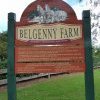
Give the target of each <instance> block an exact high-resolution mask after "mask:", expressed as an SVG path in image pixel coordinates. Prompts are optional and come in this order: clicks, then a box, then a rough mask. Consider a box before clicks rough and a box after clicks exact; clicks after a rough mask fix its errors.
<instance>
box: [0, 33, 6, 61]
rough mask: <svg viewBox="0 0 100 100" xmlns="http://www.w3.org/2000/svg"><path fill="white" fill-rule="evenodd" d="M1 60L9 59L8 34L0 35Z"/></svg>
mask: <svg viewBox="0 0 100 100" xmlns="http://www.w3.org/2000/svg"><path fill="white" fill-rule="evenodd" d="M0 59H1V60H5V59H7V32H3V33H0Z"/></svg>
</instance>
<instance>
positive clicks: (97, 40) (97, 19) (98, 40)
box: [87, 0, 100, 47]
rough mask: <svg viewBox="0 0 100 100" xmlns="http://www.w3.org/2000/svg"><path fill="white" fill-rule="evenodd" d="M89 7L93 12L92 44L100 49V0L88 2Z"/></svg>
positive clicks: (89, 0)
mask: <svg viewBox="0 0 100 100" xmlns="http://www.w3.org/2000/svg"><path fill="white" fill-rule="evenodd" d="M87 6H88V7H89V9H90V11H91V32H92V43H93V46H95V47H100V10H99V9H100V0H87Z"/></svg>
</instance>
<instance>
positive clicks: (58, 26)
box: [15, 0, 85, 73]
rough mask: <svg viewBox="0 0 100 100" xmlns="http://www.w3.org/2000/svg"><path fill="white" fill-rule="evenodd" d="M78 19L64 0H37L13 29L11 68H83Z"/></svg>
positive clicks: (45, 70) (46, 70) (22, 70)
mask: <svg viewBox="0 0 100 100" xmlns="http://www.w3.org/2000/svg"><path fill="white" fill-rule="evenodd" d="M83 36H84V34H83V29H82V21H81V20H77V17H76V14H75V12H74V10H73V9H72V8H71V7H70V6H69V5H68V4H66V3H65V2H64V1H61V0H57V3H56V2H55V0H51V1H50V0H37V1H35V2H33V3H31V4H30V5H29V6H28V7H27V8H26V9H25V11H24V12H23V14H22V16H21V20H20V22H16V29H15V72H16V73H52V72H53V73H55V72H80V71H85V54H84V37H83Z"/></svg>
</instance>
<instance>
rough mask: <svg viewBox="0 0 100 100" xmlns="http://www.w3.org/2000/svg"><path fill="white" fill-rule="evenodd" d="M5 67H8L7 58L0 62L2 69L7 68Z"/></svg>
mask: <svg viewBox="0 0 100 100" xmlns="http://www.w3.org/2000/svg"><path fill="white" fill-rule="evenodd" d="M5 68H7V60H4V61H1V62H0V69H5Z"/></svg>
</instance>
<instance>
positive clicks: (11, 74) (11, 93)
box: [7, 13, 16, 100]
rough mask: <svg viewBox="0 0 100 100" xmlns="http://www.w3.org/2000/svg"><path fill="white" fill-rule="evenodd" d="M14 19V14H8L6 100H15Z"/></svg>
mask: <svg viewBox="0 0 100 100" xmlns="http://www.w3.org/2000/svg"><path fill="white" fill-rule="evenodd" d="M15 17H16V15H15V14H14V13H9V14H8V70H7V81H8V87H7V88H8V100H16V75H15V69H14V59H15V57H14V34H15Z"/></svg>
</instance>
